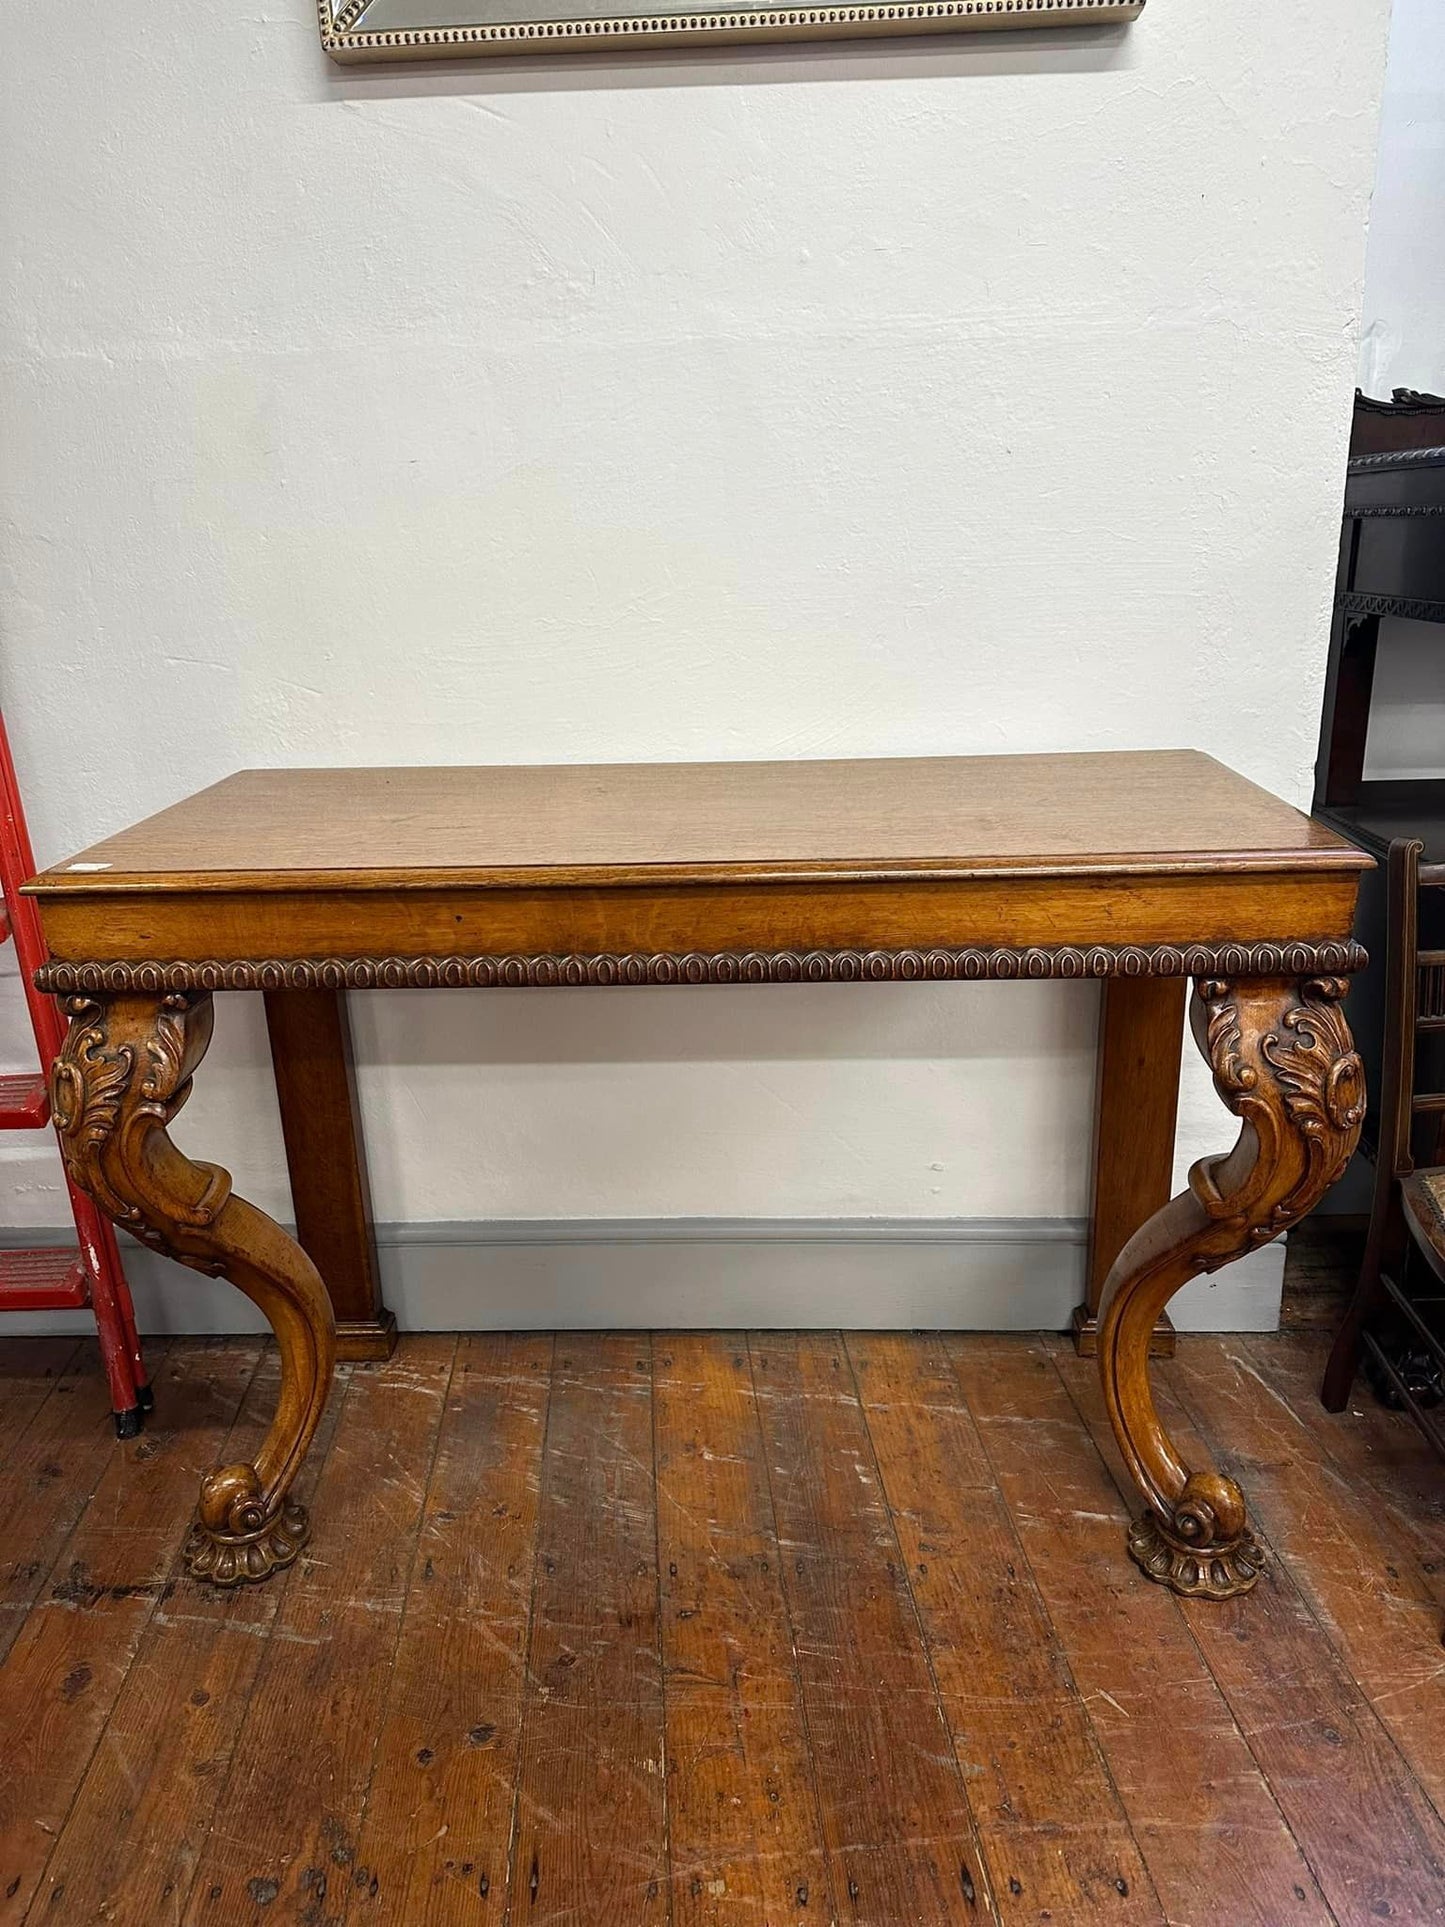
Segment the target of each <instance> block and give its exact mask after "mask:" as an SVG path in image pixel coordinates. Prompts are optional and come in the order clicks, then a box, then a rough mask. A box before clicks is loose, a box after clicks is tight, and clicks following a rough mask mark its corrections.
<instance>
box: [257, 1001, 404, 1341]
mask: <svg viewBox="0 0 1445 1927" xmlns="http://www.w3.org/2000/svg"><path fill="white" fill-rule="evenodd" d="M266 1028H267V1030H268V1031H269V1033H270V1038H271V1062H272V1066H273V1068H274V1070H275V1073H276V1097H277V1100H278V1102H279V1104H280V1106H281V1133H282V1136H283V1137H284V1138H285V1140H286V1168H287V1170H288V1171H289V1172H290V1175H291V1202H292V1205H293V1207H294V1208H295V1212H296V1237H297V1241H298V1243H299V1244H300V1246H301V1249H302V1250H303V1251H304V1252H305V1253H306V1255H307V1257H308V1258H309V1259H310V1260H311V1262H312V1264H314V1265H315V1267H316V1269H317V1270H318V1271H319V1272H320V1273H321V1276H322V1279H323V1281H324V1283H325V1285H326V1289H327V1291H328V1292H329V1294H330V1296H331V1308H332V1310H333V1311H334V1312H335V1314H336V1355H337V1357H338V1358H349V1359H376V1358H390V1356H391V1354H392V1352H393V1351H394V1350H395V1349H396V1319H395V1317H394V1316H393V1314H392V1313H391V1312H390V1311H388V1310H387V1308H386V1306H385V1305H384V1304H383V1303H382V1301H381V1272H380V1267H379V1266H378V1264H377V1258H376V1237H375V1233H374V1232H373V1230H372V1223H371V1192H370V1188H369V1186H368V1184H367V1177H366V1153H365V1149H364V1147H363V1143H362V1135H361V1113H360V1109H359V1107H358V1105H357V1101H356V1073H355V1070H354V1068H353V1065H352V1059H351V1026H350V1024H349V1023H348V1021H347V1016H346V993H345V991H341V990H268V991H267V992H266Z"/></svg>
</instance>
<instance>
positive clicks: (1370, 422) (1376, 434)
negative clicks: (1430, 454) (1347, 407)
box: [1350, 388, 1445, 460]
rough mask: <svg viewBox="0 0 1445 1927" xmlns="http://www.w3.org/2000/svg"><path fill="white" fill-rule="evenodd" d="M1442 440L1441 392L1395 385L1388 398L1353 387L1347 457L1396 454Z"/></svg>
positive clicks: (1444, 413) (1443, 407)
mask: <svg viewBox="0 0 1445 1927" xmlns="http://www.w3.org/2000/svg"><path fill="white" fill-rule="evenodd" d="M1442 441H1445V395H1426V394H1422V393H1421V391H1420V390H1419V389H1418V388H1397V389H1395V391H1394V393H1393V394H1392V395H1391V396H1390V399H1389V400H1388V401H1376V400H1375V398H1374V396H1373V395H1366V394H1362V393H1361V392H1360V390H1359V389H1358V388H1357V389H1356V390H1355V413H1354V418H1353V420H1352V421H1351V423H1350V457H1351V460H1353V459H1354V457H1355V456H1357V455H1396V454H1399V452H1400V451H1401V450H1402V449H1406V448H1438V447H1439V446H1440V444H1441V442H1442Z"/></svg>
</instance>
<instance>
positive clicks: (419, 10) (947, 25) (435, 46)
mask: <svg viewBox="0 0 1445 1927" xmlns="http://www.w3.org/2000/svg"><path fill="white" fill-rule="evenodd" d="M317 4H318V8H319V13H320V21H321V44H322V45H323V46H324V47H325V49H326V51H327V53H329V54H330V55H331V57H332V59H333V60H340V61H346V62H362V61H393V60H446V59H455V58H472V59H474V58H476V57H477V56H478V55H486V54H539V53H569V52H570V53H577V52H583V51H586V52H596V51H597V50H599V49H602V48H613V49H616V50H618V51H619V52H636V51H640V50H645V49H647V48H653V47H696V46H709V45H711V46H716V45H726V44H728V43H733V44H736V43H738V42H743V41H756V40H830V39H831V40H842V39H855V38H861V37H864V36H869V35H871V36H890V35H897V34H922V33H930V34H937V33H959V32H964V31H968V30H970V29H987V28H1006V27H1035V28H1038V27H1099V26H1117V25H1118V24H1120V23H1121V22H1123V21H1125V20H1132V19H1133V18H1134V16H1135V15H1136V14H1138V13H1141V12H1142V11H1143V8H1144V0H851V4H833V5H820V6H796V7H779V6H776V5H763V6H747V5H742V4H738V3H737V0H734V4H733V5H732V6H730V7H729V9H728V10H727V11H725V12H720V11H718V10H717V8H716V7H714V6H710V5H703V4H695V5H694V4H688V0H673V4H671V5H670V6H668V7H667V8H665V9H662V8H659V9H658V10H657V11H655V12H640V13H637V12H634V13H626V14H618V13H614V12H613V11H611V8H612V7H613V6H615V4H616V0H317Z"/></svg>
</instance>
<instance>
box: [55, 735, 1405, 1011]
mask: <svg viewBox="0 0 1445 1927" xmlns="http://www.w3.org/2000/svg"><path fill="white" fill-rule="evenodd" d="M1367 864H1368V859H1366V858H1364V857H1363V856H1361V854H1360V853H1359V852H1358V851H1357V850H1356V849H1355V848H1354V847H1353V846H1352V845H1350V844H1348V843H1346V842H1345V841H1344V840H1343V839H1342V838H1341V837H1338V836H1336V835H1335V834H1334V833H1333V832H1332V831H1330V830H1328V829H1325V828H1323V827H1322V826H1321V825H1319V824H1317V823H1313V822H1311V821H1310V819H1309V818H1308V817H1305V816H1303V815H1301V814H1300V812H1298V811H1297V810H1293V809H1291V808H1290V807H1289V806H1288V805H1287V804H1284V803H1282V802H1280V801H1279V800H1278V799H1277V798H1276V797H1273V796H1271V795H1270V794H1268V792H1266V791H1264V790H1262V789H1260V788H1258V787H1257V786H1256V785H1254V784H1253V783H1250V782H1248V781H1246V780H1245V778H1243V777H1241V776H1238V775H1236V774H1235V773H1234V772H1233V771H1231V770H1228V769H1226V768H1225V767H1224V766H1223V765H1221V764H1219V763H1217V762H1215V761H1214V760H1213V759H1212V758H1210V757H1207V756H1203V755H1200V754H1198V753H1197V752H1194V751H1188V750H1171V751H1151V752H1135V751H1117V752H1110V751H1106V752H1097V753H1093V754H1079V755H1059V756H980V757H924V758H900V759H872V760H856V761H838V762H806V761H800V762H781V763H777V762H775V763H762V762H758V763H746V762H745V763H695V764H689V763H656V764H601V765H577V764H563V765H558V766H554V767H516V768H511V767H486V766H483V767H479V768H471V769H462V768H458V769H425V768H424V769H364V770H348V769H320V770H317V769H298V770H246V771H242V772H240V773H239V774H237V775H235V776H231V777H228V778H226V779H225V780H224V781H223V782H220V783H217V784H215V785H214V786H213V787H212V788H210V789H207V790H203V791H201V792H200V793H199V794H198V795H196V796H193V797H190V798H189V799H187V800H186V801H184V802H181V803H177V804H175V805H174V806H173V807H172V808H170V809H167V810H163V811H161V812H160V814H159V815H156V816H153V817H150V818H148V819H147V820H146V821H145V822H143V823H139V824H136V825H135V826H134V827H132V828H130V829H126V830H122V831H121V832H120V833H119V834H118V835H116V836H112V837H109V838H107V839H106V840H105V841H104V842H101V843H97V844H95V845H94V846H93V847H92V848H90V849H88V850H85V851H83V852H82V853H81V854H80V855H79V856H77V857H73V858H71V859H69V860H68V861H66V862H64V863H60V864H57V865H56V866H54V867H53V868H51V869H49V870H46V871H44V872H43V873H42V874H41V875H40V876H39V877H38V878H36V879H35V881H34V883H33V884H32V885H31V888H32V890H33V891H34V893H35V894H36V895H37V896H38V897H39V898H40V899H41V904H42V911H43V915H44V920H45V925H46V932H47V937H48V940H49V943H50V946H51V950H52V952H53V954H54V956H55V957H56V959H57V960H60V961H61V962H72V961H75V962H86V963H95V962H102V961H116V962H120V961H124V960H137V959H142V958H144V959H148V960H151V961H163V962H176V963H181V962H184V961H192V962H197V961H207V960H210V961H225V960H232V961H242V962H253V963H260V962H263V961H266V960H272V961H281V960H286V959H303V958H310V959H322V960H325V959H337V960H341V961H344V962H350V963H352V964H357V963H358V962H362V963H364V962H365V961H366V960H368V959H370V960H373V961H383V960H386V959H398V958H409V959H420V958H456V957H460V958H475V957H479V956H483V955H488V954H490V955H498V954H501V955H530V956H539V955H540V956H551V957H558V956H565V957H576V956H596V955H599V954H604V955H607V954H610V955H614V956H617V955H628V956H645V957H656V956H659V955H679V954H691V953H699V952H701V953H708V954H721V953H724V952H727V953H730V954H733V955H737V954H740V953H743V952H754V951H763V950H767V951H777V950H778V949H779V948H780V946H781V947H785V948H786V949H787V950H788V951H789V952H790V953H793V954H800V953H802V952H805V951H816V950H846V951H850V952H858V953H872V952H883V951H889V950H894V949H898V948H900V947H903V948H910V949H919V948H920V947H921V948H922V949H924V950H928V949H930V948H955V949H965V948H970V947H980V946H981V947H984V948H989V947H994V948H1015V949H1028V948H1040V947H1042V948H1045V949H1048V948H1057V947H1061V946H1063V947H1067V946H1090V945H1093V946H1101V945H1102V946H1111V947H1116V948H1117V947H1120V946H1131V945H1132V946H1145V947H1149V946H1155V947H1157V946H1161V945H1163V946H1169V945H1173V946H1176V947H1178V946H1181V945H1187V944H1191V943H1192V944H1197V943H1199V942H1200V941H1204V940H1209V939H1212V938H1216V937H1217V938H1221V939H1223V938H1227V939H1228V940H1230V941H1232V942H1235V943H1238V942H1253V943H1259V942H1268V941H1271V940H1277V941H1289V940H1296V941H1297V940H1302V939H1314V940H1319V939H1326V940H1330V939H1333V940H1343V939H1346V938H1347V937H1348V935H1349V930H1350V920H1351V912H1352V906H1353V900H1354V890H1355V882H1356V873H1357V872H1358V871H1359V870H1360V869H1362V868H1364V867H1367ZM968 974H979V973H978V972H970V973H968ZM1036 974H1037V973H1036ZM1064 974H1073V973H1070V972H1065V973H1064ZM62 981H63V979H62V977H57V979H56V983H57V987H59V985H60V983H61V982H62ZM349 981H352V982H361V981H365V977H364V975H362V976H358V975H357V974H356V973H355V971H353V974H352V976H351V978H350V979H349Z"/></svg>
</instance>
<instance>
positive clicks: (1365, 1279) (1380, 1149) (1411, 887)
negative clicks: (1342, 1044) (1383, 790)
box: [1322, 837, 1445, 1453]
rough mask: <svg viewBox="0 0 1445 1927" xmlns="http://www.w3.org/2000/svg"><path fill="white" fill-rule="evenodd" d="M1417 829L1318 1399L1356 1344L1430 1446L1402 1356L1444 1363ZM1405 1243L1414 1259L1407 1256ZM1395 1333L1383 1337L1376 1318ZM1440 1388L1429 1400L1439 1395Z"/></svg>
mask: <svg viewBox="0 0 1445 1927" xmlns="http://www.w3.org/2000/svg"><path fill="white" fill-rule="evenodd" d="M1420 851H1421V845H1420V843H1419V842H1418V840H1414V839H1411V838H1408V837H1401V838H1399V839H1397V840H1396V841H1395V842H1394V843H1392V844H1391V845H1390V855H1389V878H1388V889H1389V934H1388V937H1387V939H1386V951H1385V1054H1384V1071H1383V1075H1382V1078H1381V1084H1380V1100H1379V1115H1380V1129H1379V1141H1378V1144H1377V1146H1376V1152H1375V1195H1374V1203H1373V1207H1372V1209H1371V1212H1370V1230H1369V1237H1368V1239H1367V1241H1366V1246H1365V1257H1364V1262H1363V1264H1362V1265H1361V1267H1360V1278H1359V1283H1358V1285H1357V1286H1356V1289H1355V1296H1354V1301H1353V1303H1352V1304H1351V1306H1350V1309H1349V1311H1348V1313H1347V1314H1346V1317H1345V1320H1344V1323H1343V1324H1342V1325H1341V1327H1340V1332H1339V1336H1338V1337H1337V1338H1336V1340H1335V1344H1334V1349H1333V1351H1332V1352H1331V1353H1330V1361H1329V1365H1328V1366H1327V1368H1326V1371H1325V1382H1324V1390H1323V1393H1322V1396H1323V1399H1324V1403H1325V1405H1326V1406H1327V1407H1328V1408H1329V1410H1330V1411H1332V1412H1339V1411H1342V1410H1343V1409H1344V1405H1345V1402H1346V1400H1347V1399H1348V1398H1349V1395H1350V1386H1351V1384H1352V1383H1353V1381H1354V1376H1355V1371H1356V1368H1357V1366H1358V1364H1359V1359H1360V1349H1361V1347H1362V1346H1363V1347H1364V1348H1365V1350H1366V1352H1367V1353H1368V1355H1369V1357H1370V1358H1371V1360H1372V1361H1373V1364H1374V1366H1375V1369H1376V1370H1377V1372H1378V1373H1379V1374H1380V1376H1381V1378H1382V1380H1383V1381H1384V1383H1385V1384H1387V1385H1388V1386H1390V1387H1392V1388H1393V1391H1394V1393H1395V1396H1396V1398H1397V1399H1398V1401H1399V1403H1400V1404H1402V1405H1403V1406H1404V1407H1405V1409H1406V1410H1407V1411H1408V1412H1409V1413H1410V1416H1411V1417H1412V1418H1413V1419H1414V1420H1415V1423H1416V1424H1417V1425H1418V1426H1419V1427H1420V1430H1421V1431H1422V1432H1423V1433H1424V1434H1425V1436H1426V1438H1428V1439H1429V1440H1430V1442H1431V1444H1432V1445H1433V1446H1434V1447H1435V1449H1436V1451H1438V1452H1441V1453H1445V1429H1442V1427H1441V1426H1440V1424H1439V1423H1438V1421H1437V1420H1436V1419H1435V1418H1434V1417H1432V1415H1431V1412H1430V1411H1429V1410H1428V1409H1427V1406H1426V1403H1425V1400H1424V1398H1423V1397H1422V1392H1423V1385H1422V1384H1421V1382H1420V1380H1419V1379H1417V1378H1416V1377H1415V1374H1414V1372H1411V1371H1407V1370H1406V1368H1405V1360H1407V1359H1409V1358H1410V1357H1411V1356H1412V1355H1414V1356H1415V1358H1416V1359H1417V1360H1418V1370H1419V1372H1420V1374H1421V1376H1422V1377H1423V1379H1424V1380H1425V1381H1426V1382H1431V1381H1433V1382H1434V1383H1436V1384H1438V1381H1439V1375H1440V1373H1441V1372H1442V1370H1445V1089H1442V1088H1441V1082H1440V1074H1441V1071H1442V1068H1445V1066H1442V1065H1441V1063H1440V1056H1441V1053H1440V1051H1439V1049H1438V1047H1437V1048H1436V1049H1435V1050H1434V1052H1433V1055H1434V1058H1435V1063H1434V1067H1433V1075H1432V1073H1431V1070H1430V1068H1429V1065H1428V1058H1429V1056H1430V1055H1431V1054H1432V1053H1431V1046H1432V1045H1437V1046H1438V1043H1439V1042H1440V1041H1441V1036H1442V1033H1445V950H1422V949H1421V948H1420V904H1421V893H1422V892H1423V891H1436V890H1441V889H1445V864H1442V863H1434V864H1425V865H1422V864H1421V862H1420ZM1412 1251H1413V1252H1415V1253H1417V1254H1418V1257H1419V1258H1420V1259H1422V1260H1423V1265H1421V1264H1418V1263H1417V1264H1416V1265H1414V1266H1413V1267H1412V1266H1411V1265H1410V1263H1409V1260H1410V1254H1411V1253H1412ZM1411 1269H1413V1270H1415V1271H1416V1272H1417V1273H1418V1272H1420V1271H1422V1270H1423V1272H1424V1274H1425V1276H1426V1278H1427V1279H1429V1280H1430V1283H1429V1285H1428V1286H1427V1288H1426V1291H1425V1293H1424V1294H1421V1293H1419V1292H1417V1291H1410V1290H1408V1289H1407V1277H1408V1273H1409V1272H1410V1270H1411ZM1382 1321H1387V1322H1388V1323H1393V1324H1394V1325H1395V1326H1396V1327H1397V1328H1398V1329H1399V1332H1400V1334H1401V1337H1402V1338H1403V1343H1401V1342H1400V1338H1396V1339H1395V1340H1394V1341H1393V1342H1387V1341H1386V1340H1385V1329H1384V1323H1383V1322H1382ZM1438 1402H1439V1401H1438V1398H1437V1399H1436V1403H1437V1404H1438Z"/></svg>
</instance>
